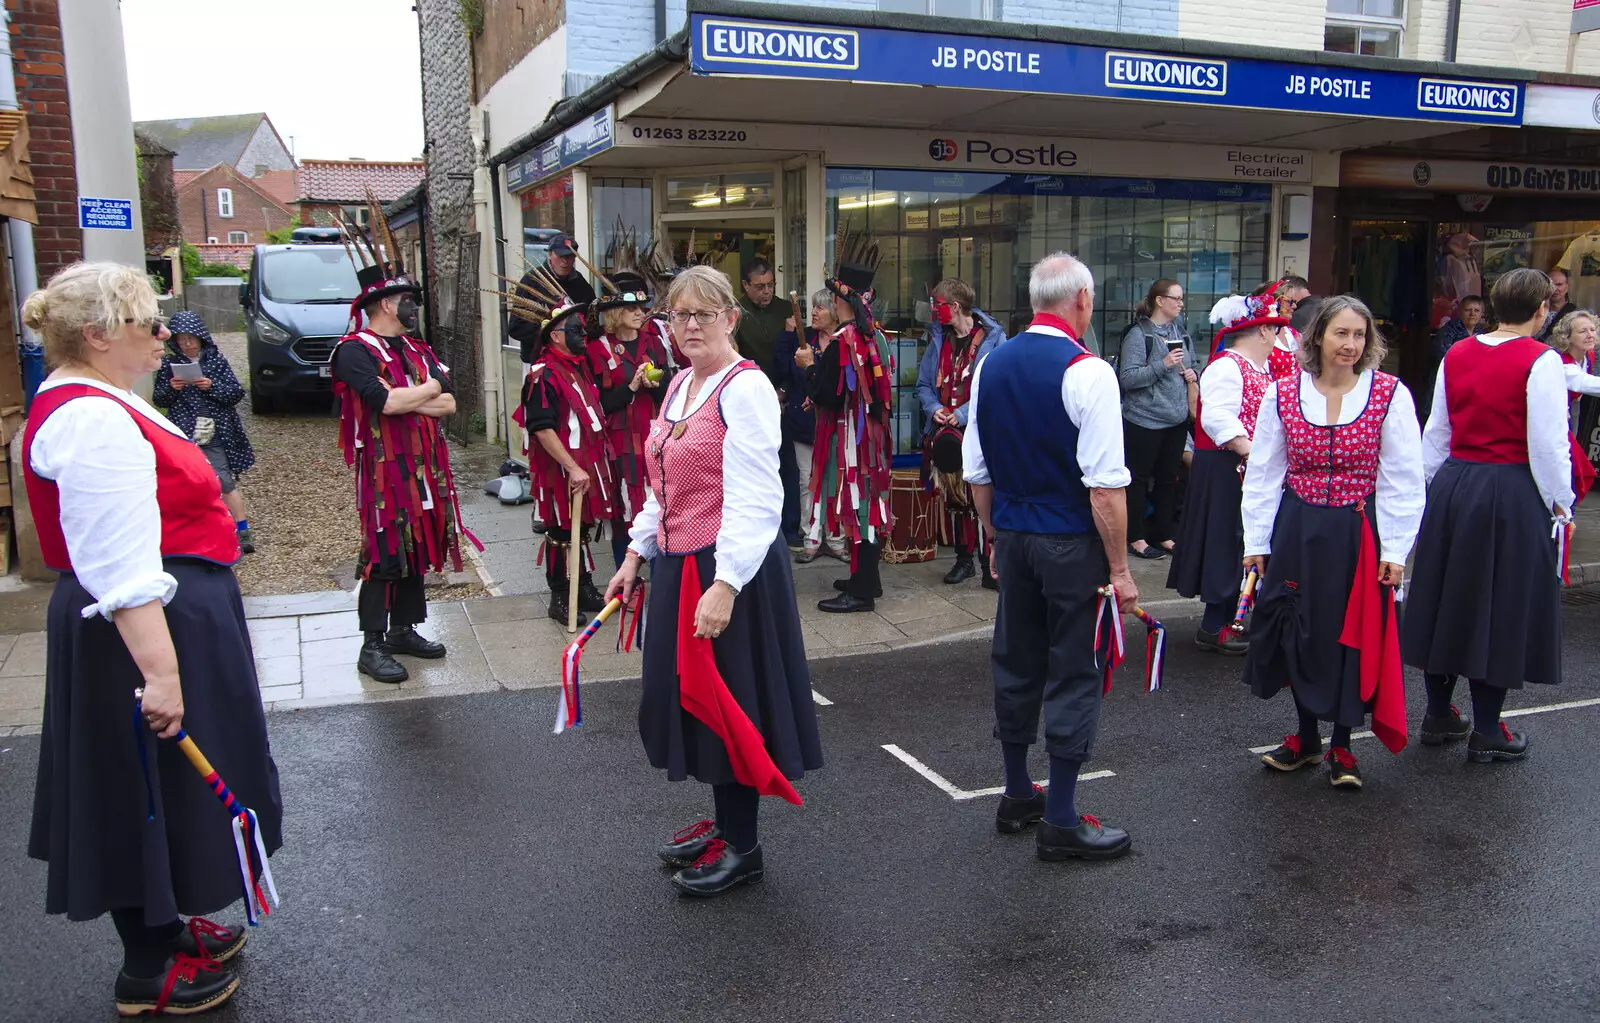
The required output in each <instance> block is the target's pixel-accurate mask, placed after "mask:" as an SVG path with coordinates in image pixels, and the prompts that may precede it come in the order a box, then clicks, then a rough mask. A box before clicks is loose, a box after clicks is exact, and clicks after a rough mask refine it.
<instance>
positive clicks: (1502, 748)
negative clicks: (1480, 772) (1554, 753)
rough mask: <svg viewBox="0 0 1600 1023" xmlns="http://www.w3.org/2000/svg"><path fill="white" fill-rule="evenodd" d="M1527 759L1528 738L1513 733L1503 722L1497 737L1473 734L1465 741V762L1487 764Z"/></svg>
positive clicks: (1519, 733)
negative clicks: (1494, 761) (1496, 761)
mask: <svg viewBox="0 0 1600 1023" xmlns="http://www.w3.org/2000/svg"><path fill="white" fill-rule="evenodd" d="M1526 759H1528V737H1527V736H1526V735H1523V734H1522V733H1521V732H1513V731H1512V730H1511V729H1510V728H1509V727H1507V725H1506V723H1505V722H1504V721H1502V722H1500V734H1499V735H1484V734H1483V733H1482V732H1473V733H1472V737H1471V738H1470V739H1468V740H1467V760H1468V761H1470V762H1472V763H1474V764H1487V763H1489V762H1490V761H1491V760H1510V761H1516V760H1526Z"/></svg>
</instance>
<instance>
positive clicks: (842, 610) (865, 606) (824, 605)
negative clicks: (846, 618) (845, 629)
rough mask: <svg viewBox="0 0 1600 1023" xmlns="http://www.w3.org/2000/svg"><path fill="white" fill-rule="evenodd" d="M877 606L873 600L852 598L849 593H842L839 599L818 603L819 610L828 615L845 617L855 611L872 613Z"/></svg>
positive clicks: (833, 598) (834, 598)
mask: <svg viewBox="0 0 1600 1023" xmlns="http://www.w3.org/2000/svg"><path fill="white" fill-rule="evenodd" d="M876 606H877V605H876V604H874V603H873V602H872V601H871V600H867V599H863V598H861V597H852V596H851V595H850V594H848V593H841V594H839V595H838V596H837V597H829V598H828V599H827V600H819V601H817V610H818V611H826V612H827V613H828V614H835V615H845V614H851V613H852V612H855V611H871V610H872V609H873V608H874V607H876Z"/></svg>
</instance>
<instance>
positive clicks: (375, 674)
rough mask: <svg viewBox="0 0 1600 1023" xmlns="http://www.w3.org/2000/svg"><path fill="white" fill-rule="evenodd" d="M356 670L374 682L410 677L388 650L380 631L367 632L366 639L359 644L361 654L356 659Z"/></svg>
mask: <svg viewBox="0 0 1600 1023" xmlns="http://www.w3.org/2000/svg"><path fill="white" fill-rule="evenodd" d="M356 670H357V671H359V672H361V674H363V675H365V676H367V677H368V678H370V679H372V680H373V681H375V682H389V683H399V682H404V681H405V680H406V679H408V678H410V677H411V673H410V672H409V671H407V670H406V666H405V665H403V664H401V663H400V662H399V661H397V660H395V659H394V655H393V654H391V653H390V652H389V646H388V644H386V643H385V642H384V641H383V633H381V632H369V633H367V641H366V642H365V643H363V644H361V656H360V657H359V658H358V659H357V660H356Z"/></svg>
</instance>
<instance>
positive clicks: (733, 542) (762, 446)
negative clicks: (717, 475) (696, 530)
mask: <svg viewBox="0 0 1600 1023" xmlns="http://www.w3.org/2000/svg"><path fill="white" fill-rule="evenodd" d="M737 365H738V363H734V364H733V366H728V367H726V368H724V369H720V370H718V371H717V372H715V373H713V374H712V375H711V376H710V377H708V378H707V379H706V381H705V383H704V384H702V385H701V387H700V393H699V394H697V395H696V396H695V402H694V405H693V406H692V407H689V408H685V407H684V405H685V403H686V401H687V398H688V394H689V383H688V381H685V382H684V384H683V386H681V387H679V388H678V389H677V390H676V391H674V392H673V395H672V400H671V401H670V402H669V403H668V405H667V408H666V410H665V412H666V416H667V418H668V419H669V420H672V421H674V422H676V421H677V420H680V419H683V418H684V417H686V416H689V415H692V414H693V413H694V412H695V411H696V410H698V409H699V408H700V407H701V406H702V405H704V404H705V403H706V401H707V400H708V399H709V398H710V397H711V395H713V394H715V393H716V390H717V386H718V385H719V384H721V383H722V379H723V377H725V376H727V375H728V373H730V372H731V371H732V370H733V367H734V366H737ZM684 372H686V373H689V372H693V370H685V371H684ZM779 414H780V412H779V407H778V392H777V391H775V390H773V388H772V381H770V380H768V379H767V375H766V374H765V373H762V372H761V371H760V370H750V371H747V372H744V373H740V374H739V375H738V376H736V377H734V378H733V379H732V380H730V381H728V386H727V387H725V388H723V390H722V417H723V419H724V421H726V422H727V424H728V431H727V434H726V435H725V436H724V437H723V440H722V525H721V527H720V528H719V529H718V530H717V575H716V578H717V579H720V580H721V581H722V582H725V583H727V584H728V585H729V586H731V587H733V589H734V592H738V591H739V590H742V589H744V588H745V586H747V585H748V584H749V582H750V580H751V579H754V578H755V575H756V572H758V571H760V569H761V564H762V562H764V561H765V560H766V558H767V551H768V550H769V549H770V548H771V547H772V541H773V540H774V539H776V538H777V536H778V524H779V521H780V520H781V519H782V518H783V484H782V482H780V481H779V479H778V444H779V440H780V436H781V432H780V428H779ZM660 522H661V505H660V504H659V503H658V502H657V501H656V494H655V491H654V490H651V489H650V488H648V487H646V488H645V495H644V507H643V508H640V509H639V514H638V515H636V516H635V517H634V520H633V529H632V530H631V532H630V537H631V539H630V542H629V543H628V549H629V550H633V551H637V552H638V553H639V556H640V557H642V558H646V559H649V558H654V557H655V556H656V555H658V554H660V553H661V548H660V547H659V546H658V545H657V544H656V527H657V526H658V525H659V524H660Z"/></svg>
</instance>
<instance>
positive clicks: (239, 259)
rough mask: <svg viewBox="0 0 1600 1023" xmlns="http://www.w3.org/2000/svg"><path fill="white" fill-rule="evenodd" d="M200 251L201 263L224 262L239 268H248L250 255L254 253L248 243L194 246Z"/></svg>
mask: <svg viewBox="0 0 1600 1023" xmlns="http://www.w3.org/2000/svg"><path fill="white" fill-rule="evenodd" d="M195 249H197V250H198V251H199V253H200V262H202V263H226V264H228V265H229V266H236V267H238V268H239V269H241V270H248V269H250V257H251V256H252V255H254V253H255V248H254V247H253V246H250V245H226V244H218V245H206V244H204V243H201V244H198V245H196V246H195Z"/></svg>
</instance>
